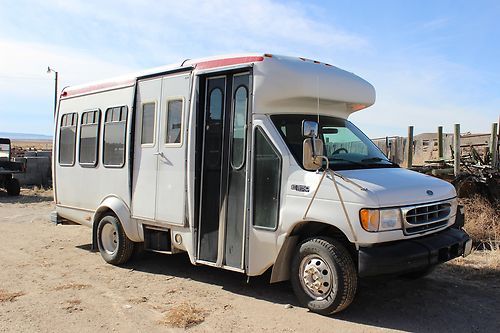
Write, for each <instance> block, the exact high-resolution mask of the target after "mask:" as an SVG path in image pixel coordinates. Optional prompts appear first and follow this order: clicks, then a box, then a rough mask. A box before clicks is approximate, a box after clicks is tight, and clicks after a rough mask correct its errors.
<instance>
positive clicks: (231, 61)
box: [196, 57, 264, 69]
mask: <svg viewBox="0 0 500 333" xmlns="http://www.w3.org/2000/svg"><path fill="white" fill-rule="evenodd" d="M256 61H264V57H237V58H227V59H217V60H208V61H202V62H199V63H197V64H196V69H207V68H215V67H223V66H231V65H237V64H244V63H247V62H256Z"/></svg>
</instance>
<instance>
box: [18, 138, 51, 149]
mask: <svg viewBox="0 0 500 333" xmlns="http://www.w3.org/2000/svg"><path fill="white" fill-rule="evenodd" d="M11 145H12V147H13V148H17V149H23V150H30V149H31V150H51V149H52V141H46V140H39V141H37V140H12V143H11Z"/></svg>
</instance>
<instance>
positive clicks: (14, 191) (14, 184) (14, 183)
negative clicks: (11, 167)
mask: <svg viewBox="0 0 500 333" xmlns="http://www.w3.org/2000/svg"><path fill="white" fill-rule="evenodd" d="M5 189H6V190H7V194H8V195H10V196H13V197H17V196H18V195H19V194H20V193H21V185H20V184H19V180H18V179H16V178H10V179H7V181H6V182H5Z"/></svg>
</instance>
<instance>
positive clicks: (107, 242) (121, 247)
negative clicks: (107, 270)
mask: <svg viewBox="0 0 500 333" xmlns="http://www.w3.org/2000/svg"><path fill="white" fill-rule="evenodd" d="M97 245H98V247H99V252H100V253H101V256H102V257H103V259H104V260H105V261H106V262H107V263H109V264H113V265H121V264H124V263H125V262H127V261H128V260H129V259H130V256H131V255H132V252H133V251H134V242H132V241H131V240H130V239H128V237H127V235H125V232H124V231H123V227H122V225H121V223H120V221H119V220H118V218H116V216H114V215H105V216H104V217H103V218H102V219H101V220H100V221H99V225H98V226H97Z"/></svg>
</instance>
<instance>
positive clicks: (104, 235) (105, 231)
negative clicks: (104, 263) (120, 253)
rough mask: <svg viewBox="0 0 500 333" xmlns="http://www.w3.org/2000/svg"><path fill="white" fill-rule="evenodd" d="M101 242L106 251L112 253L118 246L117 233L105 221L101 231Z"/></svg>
mask: <svg viewBox="0 0 500 333" xmlns="http://www.w3.org/2000/svg"><path fill="white" fill-rule="evenodd" d="M101 244H102V247H103V248H104V250H105V251H106V252H108V253H109V254H113V253H114V252H115V251H116V248H117V247H118V235H117V233H116V229H115V228H114V226H113V225H112V224H111V223H106V224H105V225H104V227H103V228H102V231H101Z"/></svg>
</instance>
